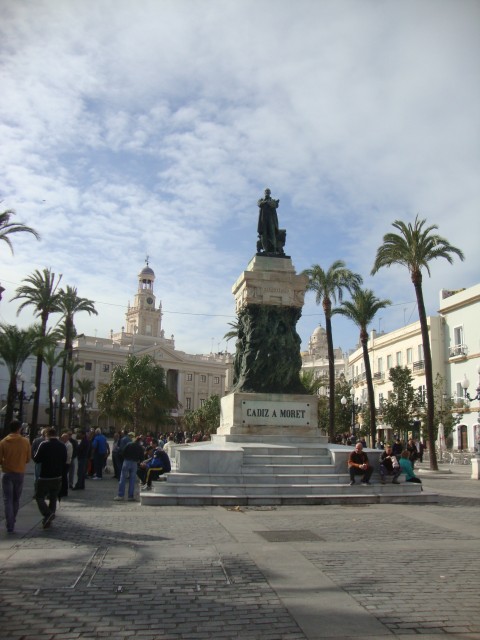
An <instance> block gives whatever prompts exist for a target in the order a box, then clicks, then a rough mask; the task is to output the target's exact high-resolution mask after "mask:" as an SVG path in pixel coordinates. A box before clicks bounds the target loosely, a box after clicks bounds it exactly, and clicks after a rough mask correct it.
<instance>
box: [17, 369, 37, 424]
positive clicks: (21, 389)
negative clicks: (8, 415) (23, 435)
mask: <svg viewBox="0 0 480 640" xmlns="http://www.w3.org/2000/svg"><path fill="white" fill-rule="evenodd" d="M17 377H18V381H17V392H18V419H19V421H20V422H21V423H22V424H23V404H24V402H30V400H31V399H32V398H33V395H34V393H35V391H36V390H37V387H36V386H35V385H34V384H32V386H31V387H30V391H31V393H30V395H29V396H27V394H26V393H25V381H26V378H25V376H24V374H23V373H22V372H21V371H20V373H19V374H18V376H17ZM18 383H20V385H19V384H18Z"/></svg>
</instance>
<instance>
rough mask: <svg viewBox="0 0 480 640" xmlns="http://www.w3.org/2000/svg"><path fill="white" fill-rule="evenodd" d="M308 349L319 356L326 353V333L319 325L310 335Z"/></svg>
mask: <svg viewBox="0 0 480 640" xmlns="http://www.w3.org/2000/svg"><path fill="white" fill-rule="evenodd" d="M309 349H310V352H315V353H317V354H319V355H320V354H323V353H326V352H327V332H326V331H325V329H324V328H323V327H322V326H321V325H319V326H318V327H317V328H316V329H315V330H314V332H313V333H312V335H311V337H310V342H309Z"/></svg>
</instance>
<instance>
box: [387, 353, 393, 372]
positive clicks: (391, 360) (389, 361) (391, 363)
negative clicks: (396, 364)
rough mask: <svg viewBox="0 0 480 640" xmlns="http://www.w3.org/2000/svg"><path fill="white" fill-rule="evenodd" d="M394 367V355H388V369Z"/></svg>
mask: <svg viewBox="0 0 480 640" xmlns="http://www.w3.org/2000/svg"><path fill="white" fill-rule="evenodd" d="M392 367H393V357H392V356H387V369H388V371H390V369H391V368H392Z"/></svg>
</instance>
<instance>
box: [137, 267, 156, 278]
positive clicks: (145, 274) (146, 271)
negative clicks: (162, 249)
mask: <svg viewBox="0 0 480 640" xmlns="http://www.w3.org/2000/svg"><path fill="white" fill-rule="evenodd" d="M138 277H139V278H155V272H154V270H153V269H152V268H151V267H149V266H148V264H147V266H146V267H143V269H142V270H141V271H140V273H139V274H138Z"/></svg>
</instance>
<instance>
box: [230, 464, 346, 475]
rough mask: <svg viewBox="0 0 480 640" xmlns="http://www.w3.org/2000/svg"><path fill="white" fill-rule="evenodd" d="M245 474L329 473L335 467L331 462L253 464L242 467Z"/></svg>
mask: <svg viewBox="0 0 480 640" xmlns="http://www.w3.org/2000/svg"><path fill="white" fill-rule="evenodd" d="M242 472H243V474H244V475H250V474H252V473H253V474H263V475H285V474H294V475H302V474H305V475H307V474H308V475H311V474H313V475H329V474H334V473H335V467H333V466H332V465H331V464H328V463H327V464H323V465H322V464H310V465H306V464H281V465H279V464H263V465H256V464H251V465H247V466H244V467H243V468H242Z"/></svg>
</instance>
